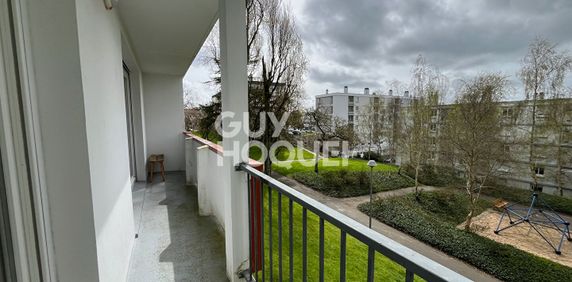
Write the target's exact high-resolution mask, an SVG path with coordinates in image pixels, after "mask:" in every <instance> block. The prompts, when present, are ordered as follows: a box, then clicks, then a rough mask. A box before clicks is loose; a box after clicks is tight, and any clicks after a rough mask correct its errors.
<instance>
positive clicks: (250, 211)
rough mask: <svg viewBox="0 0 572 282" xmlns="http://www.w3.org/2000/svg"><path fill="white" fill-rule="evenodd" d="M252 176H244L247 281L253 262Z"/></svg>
mask: <svg viewBox="0 0 572 282" xmlns="http://www.w3.org/2000/svg"><path fill="white" fill-rule="evenodd" d="M251 181H252V176H250V174H248V173H247V174H246V193H247V195H248V196H247V197H248V206H247V207H248V258H249V259H250V261H249V262H248V266H249V268H250V274H249V275H250V277H248V279H249V280H250V279H252V272H253V270H254V268H253V260H252V240H253V238H254V237H253V236H252V234H254V232H253V231H252V227H253V226H254V225H253V224H252V214H253V213H252V205H251V204H252V201H251V199H250V197H251V196H252V193H251V191H250V189H251V188H252V185H251V184H252V183H251Z"/></svg>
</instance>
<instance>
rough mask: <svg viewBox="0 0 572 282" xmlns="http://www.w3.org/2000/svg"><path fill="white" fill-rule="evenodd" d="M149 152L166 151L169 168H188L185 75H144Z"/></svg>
mask: <svg viewBox="0 0 572 282" xmlns="http://www.w3.org/2000/svg"><path fill="white" fill-rule="evenodd" d="M143 95H144V101H145V102H144V103H145V131H146V136H147V154H149V155H150V154H165V169H166V170H167V171H183V170H185V144H184V136H183V131H184V130H185V117H184V113H183V77H182V76H179V75H163V74H149V73H144V74H143Z"/></svg>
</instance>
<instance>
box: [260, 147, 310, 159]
mask: <svg viewBox="0 0 572 282" xmlns="http://www.w3.org/2000/svg"><path fill="white" fill-rule="evenodd" d="M249 157H250V158H251V159H253V160H257V161H262V160H261V157H262V151H261V150H260V148H259V147H250V151H249ZM290 158H292V160H311V159H314V154H312V153H311V152H309V151H307V150H304V149H302V148H298V147H294V149H293V150H286V148H284V147H281V148H278V150H276V159H277V160H279V161H287V160H289V159H290Z"/></svg>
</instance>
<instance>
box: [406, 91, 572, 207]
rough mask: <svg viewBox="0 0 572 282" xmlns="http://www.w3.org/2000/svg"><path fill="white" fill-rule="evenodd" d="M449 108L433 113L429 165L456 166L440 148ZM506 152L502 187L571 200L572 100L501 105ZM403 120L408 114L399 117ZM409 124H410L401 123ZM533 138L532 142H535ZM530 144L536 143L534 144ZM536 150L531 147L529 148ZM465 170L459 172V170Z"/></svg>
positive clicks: (500, 176) (500, 175)
mask: <svg viewBox="0 0 572 282" xmlns="http://www.w3.org/2000/svg"><path fill="white" fill-rule="evenodd" d="M450 107H451V105H441V106H439V107H438V108H436V109H434V110H433V111H432V117H431V124H430V137H429V140H427V151H428V159H429V162H430V163H431V164H436V165H442V166H455V164H454V163H453V162H452V161H451V160H450V159H448V158H446V157H445V153H446V152H444V151H443V149H442V147H441V146H440V144H439V143H440V139H441V138H442V137H443V136H442V134H441V127H442V124H443V122H444V121H445V118H446V115H447V110H448V109H449V108H450ZM499 107H500V111H501V116H502V117H501V119H502V120H501V121H502V124H503V133H502V134H503V136H502V140H503V142H504V145H503V146H504V149H505V150H506V152H507V153H509V154H508V155H509V159H507V160H506V161H505V163H503V164H502V165H501V166H500V167H499V168H498V171H497V173H496V174H495V178H496V181H497V183H498V184H501V185H506V186H510V187H515V188H521V189H531V187H532V185H533V184H534V183H535V181H534V180H535V178H536V183H537V188H540V189H542V191H544V192H545V193H554V194H559V193H560V192H559V191H560V190H562V194H563V195H567V196H572V99H539V100H537V101H536V104H535V103H534V102H532V101H505V102H501V103H500V105H499ZM401 112H402V113H403V114H404V115H406V113H407V108H404V109H402V111H401ZM402 121H403V122H406V119H402ZM531 136H532V137H531ZM531 138H532V139H531ZM531 144H532V146H531ZM400 149H401V150H398V156H397V163H406V162H407V159H408V157H407V154H408V152H407V151H406V150H405V149H404V148H403V146H400ZM457 168H458V169H462V168H461V167H457Z"/></svg>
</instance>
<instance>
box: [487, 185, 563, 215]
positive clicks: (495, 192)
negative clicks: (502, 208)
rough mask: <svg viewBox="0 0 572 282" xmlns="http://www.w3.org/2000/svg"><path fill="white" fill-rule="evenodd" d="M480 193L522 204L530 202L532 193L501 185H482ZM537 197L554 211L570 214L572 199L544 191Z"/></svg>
mask: <svg viewBox="0 0 572 282" xmlns="http://www.w3.org/2000/svg"><path fill="white" fill-rule="evenodd" d="M481 193H482V194H484V195H488V196H491V197H495V198H502V199H505V200H508V201H511V202H515V203H520V204H524V205H528V204H530V196H531V195H532V192H531V191H529V190H524V189H518V188H511V187H506V186H502V185H496V186H487V187H483V189H482V190H481ZM539 198H540V199H541V201H544V202H545V203H546V204H547V205H548V206H550V207H551V208H552V209H554V211H557V212H562V213H565V214H569V215H572V199H568V198H565V197H561V196H556V195H550V194H545V193H541V194H540V196H539Z"/></svg>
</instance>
